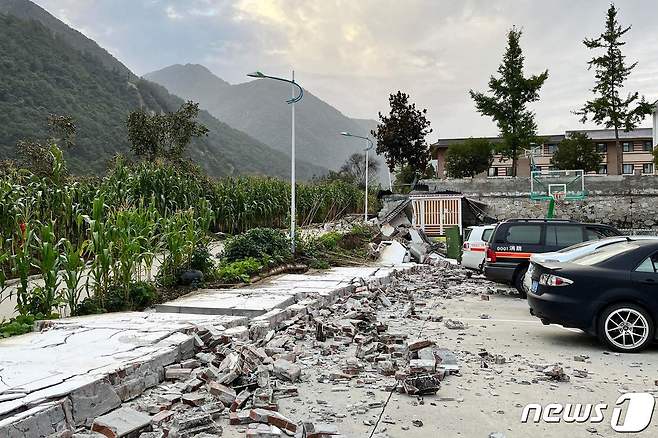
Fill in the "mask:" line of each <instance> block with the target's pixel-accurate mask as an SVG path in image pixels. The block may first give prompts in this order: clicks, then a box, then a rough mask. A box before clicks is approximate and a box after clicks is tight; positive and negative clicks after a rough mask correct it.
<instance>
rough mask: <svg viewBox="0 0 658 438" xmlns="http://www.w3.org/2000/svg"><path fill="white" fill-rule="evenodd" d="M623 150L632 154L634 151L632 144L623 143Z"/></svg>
mask: <svg viewBox="0 0 658 438" xmlns="http://www.w3.org/2000/svg"><path fill="white" fill-rule="evenodd" d="M621 148H622V150H623V151H624V152H632V151H633V145H632V144H631V143H630V142H627V141H625V142H623V143H622V144H621Z"/></svg>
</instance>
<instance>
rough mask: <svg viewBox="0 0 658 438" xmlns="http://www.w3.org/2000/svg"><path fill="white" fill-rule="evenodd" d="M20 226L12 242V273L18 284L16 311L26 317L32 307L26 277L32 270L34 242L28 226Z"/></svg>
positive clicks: (32, 233)
mask: <svg viewBox="0 0 658 438" xmlns="http://www.w3.org/2000/svg"><path fill="white" fill-rule="evenodd" d="M21 225H22V226H21V227H20V229H19V232H18V236H19V237H18V238H17V239H16V240H15V241H14V247H13V254H12V267H13V272H12V273H13V274H14V276H15V277H17V278H18V284H17V287H16V310H17V311H18V313H20V314H21V315H27V314H28V313H30V311H31V310H32V306H31V305H30V304H31V303H30V289H29V286H30V285H29V281H28V277H29V275H30V270H31V268H32V242H33V240H34V232H33V231H32V228H31V227H30V226H29V225H27V224H21ZM10 296H11V294H10Z"/></svg>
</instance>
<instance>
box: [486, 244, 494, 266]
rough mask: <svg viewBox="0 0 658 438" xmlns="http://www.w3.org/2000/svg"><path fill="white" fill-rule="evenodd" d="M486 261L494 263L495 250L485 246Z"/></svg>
mask: <svg viewBox="0 0 658 438" xmlns="http://www.w3.org/2000/svg"><path fill="white" fill-rule="evenodd" d="M487 262H489V263H496V251H494V250H493V249H491V248H490V247H488V246H487Z"/></svg>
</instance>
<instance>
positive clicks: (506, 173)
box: [505, 167, 514, 176]
mask: <svg viewBox="0 0 658 438" xmlns="http://www.w3.org/2000/svg"><path fill="white" fill-rule="evenodd" d="M505 175H506V176H512V175H514V172H513V171H512V168H511V167H507V168H505Z"/></svg>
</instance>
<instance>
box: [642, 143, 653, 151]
mask: <svg viewBox="0 0 658 438" xmlns="http://www.w3.org/2000/svg"><path fill="white" fill-rule="evenodd" d="M642 149H643V150H644V151H645V152H651V151H652V150H653V145H652V144H651V142H650V141H645V142H644V144H643V145H642Z"/></svg>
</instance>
